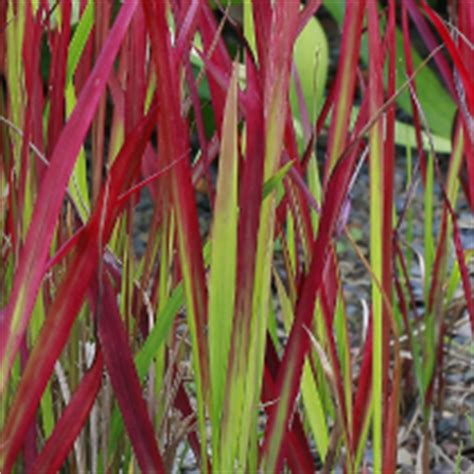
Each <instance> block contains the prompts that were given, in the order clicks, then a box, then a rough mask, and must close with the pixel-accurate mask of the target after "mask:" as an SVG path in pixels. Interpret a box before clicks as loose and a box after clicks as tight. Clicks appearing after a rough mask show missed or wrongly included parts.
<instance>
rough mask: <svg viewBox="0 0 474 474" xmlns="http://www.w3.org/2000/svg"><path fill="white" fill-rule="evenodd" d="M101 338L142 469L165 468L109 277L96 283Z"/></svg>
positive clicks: (108, 367)
mask: <svg viewBox="0 0 474 474" xmlns="http://www.w3.org/2000/svg"><path fill="white" fill-rule="evenodd" d="M94 291H95V293H96V295H97V301H96V315H97V316H96V317H97V324H98V330H99V331H98V332H99V341H100V343H101V345H102V350H103V353H104V361H105V365H106V366H107V370H108V372H109V375H110V381H111V383H112V387H113V389H114V393H115V396H116V397H117V401H118V404H119V407H120V410H121V412H122V415H123V419H124V422H125V426H126V428H127V431H128V434H129V436H130V441H131V442H132V445H133V449H134V451H135V455H136V456H137V461H138V464H139V465H140V468H141V469H142V472H164V471H165V470H164V466H163V461H162V459H161V456H160V453H159V451H158V447H157V444H156V439H155V433H154V429H153V425H152V423H151V420H150V417H149V415H148V411H147V407H146V403H145V400H144V399H143V395H142V390H141V387H140V381H139V379H138V374H137V371H136V368H135V365H134V363H133V356H132V352H131V350H130V346H129V344H128V338H127V334H126V332H125V328H124V325H123V322H122V320H121V317H120V312H119V309H118V307H117V302H116V296H115V293H114V291H113V289H112V286H111V284H110V282H109V281H108V280H107V278H106V277H104V279H103V280H102V281H101V282H98V283H96V284H95V285H94Z"/></svg>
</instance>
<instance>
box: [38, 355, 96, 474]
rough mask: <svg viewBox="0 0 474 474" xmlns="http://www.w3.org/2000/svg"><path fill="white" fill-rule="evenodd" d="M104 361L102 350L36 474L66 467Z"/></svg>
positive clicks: (92, 400) (94, 392)
mask: <svg viewBox="0 0 474 474" xmlns="http://www.w3.org/2000/svg"><path fill="white" fill-rule="evenodd" d="M103 365H104V363H103V357H102V352H101V351H100V348H99V350H98V352H97V354H96V356H95V359H94V364H93V365H92V367H91V368H90V369H89V370H88V372H87V373H86V374H85V376H84V377H83V379H82V380H81V383H80V385H79V388H78V389H77V390H76V392H75V393H74V395H73V397H72V398H71V401H70V402H69V405H68V406H67V407H66V409H65V410H64V413H63V414H62V416H61V418H60V419H59V421H58V422H57V423H56V426H55V428H54V431H53V433H52V435H51V436H50V437H49V439H48V441H47V442H46V444H45V446H44V448H43V450H42V451H41V453H40V454H39V455H38V457H37V458H36V460H35V472H44V473H48V472H56V471H58V470H59V468H60V467H61V466H62V464H63V463H64V460H65V459H66V456H67V455H68V453H69V451H70V450H71V448H72V446H73V444H74V441H75V439H76V438H77V437H78V435H79V433H80V432H81V429H82V427H83V426H84V424H85V423H86V421H87V417H88V416H89V412H90V411H91V409H92V406H93V404H94V401H95V399H96V396H97V393H98V391H99V389H100V386H101V383H102V370H103Z"/></svg>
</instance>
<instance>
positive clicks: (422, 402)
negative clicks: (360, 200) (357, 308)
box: [0, 0, 474, 472]
mask: <svg viewBox="0 0 474 474" xmlns="http://www.w3.org/2000/svg"><path fill="white" fill-rule="evenodd" d="M234 3H238V2H234ZM322 3H323V2H321V1H319V0H312V1H308V2H304V4H303V2H301V5H300V4H299V2H296V1H295V2H272V1H270V0H259V1H255V0H254V1H252V0H245V1H244V2H243V6H242V8H243V11H242V13H243V28H241V27H240V24H239V18H238V15H237V16H236V17H231V15H233V12H235V11H236V10H235V8H234V7H235V5H234V7H233V8H234V9H232V8H231V7H226V5H220V4H219V3H218V2H210V3H209V2H207V1H194V0H189V1H177V0H169V1H167V2H164V1H162V0H142V1H138V0H137V1H135V0H130V1H127V2H118V1H115V0H104V1H101V2H93V1H92V0H89V1H87V0H84V1H81V2H79V8H78V9H76V6H75V2H73V1H72V0H64V1H62V2H59V3H58V4H55V5H50V4H49V3H48V2H29V1H27V2H21V1H16V0H8V1H6V2H3V3H2V4H1V5H0V23H1V28H0V34H1V35H2V40H3V41H2V42H1V43H0V50H1V51H5V53H6V54H4V55H0V58H1V59H0V61H1V63H0V72H1V73H2V77H3V76H4V77H5V84H6V87H5V88H1V90H0V111H1V113H2V115H4V117H2V121H1V127H2V129H1V130H0V132H1V133H0V146H1V148H2V157H4V158H3V159H2V163H1V168H0V170H1V176H0V183H2V191H1V193H2V194H1V195H0V203H1V206H0V213H1V215H0V222H1V224H2V232H3V234H2V243H1V254H0V258H1V266H2V270H1V272H2V273H1V276H2V278H3V280H2V283H3V281H4V282H5V284H2V288H1V290H0V291H1V299H0V302H1V310H0V324H1V328H0V329H1V334H0V337H1V349H0V356H1V360H0V364H1V366H0V367H1V374H0V377H1V379H0V390H1V393H2V395H1V396H2V401H1V403H2V408H3V409H2V412H1V415H0V416H1V418H0V419H1V429H2V432H1V438H0V470H1V471H2V472H4V471H5V472H23V471H25V472H33V471H35V470H39V471H40V472H47V471H51V470H59V469H66V470H73V469H76V470H91V471H111V472H112V471H113V472H115V471H120V470H127V471H129V472H133V471H134V470H135V469H136V467H137V466H138V468H139V469H140V470H142V471H143V472H171V471H173V470H175V469H177V468H178V464H179V457H180V455H181V454H180V453H182V452H184V451H186V450H187V449H190V452H191V454H190V455H189V456H188V457H190V458H191V459H192V463H193V464H194V466H193V467H198V468H199V469H200V470H201V471H202V472H221V471H235V470H242V471H250V472H256V471H257V470H262V471H269V472H282V471H284V470H285V469H288V470H290V471H292V472H314V471H316V470H317V469H320V468H321V469H324V470H325V471H326V472H327V471H329V470H331V469H333V468H335V467H336V466H337V467H343V468H344V469H345V471H347V472H359V471H360V470H361V469H364V468H365V467H367V465H368V464H369V463H371V464H372V468H373V469H374V471H383V472H394V471H395V470H396V468H397V454H398V445H397V435H398V434H399V432H400V429H401V427H402V426H403V423H404V420H403V416H402V409H401V406H402V400H401V399H402V397H403V392H402V391H401V387H402V385H404V384H406V385H409V383H410V380H411V379H412V378H413V379H414V380H415V390H414V391H415V393H417V404H418V407H419V408H420V409H421V413H422V416H423V420H422V428H423V435H424V448H423V465H424V468H425V469H428V467H429V462H430V451H429V443H430V437H431V432H430V429H429V427H430V419H431V417H432V415H433V413H435V411H436V410H439V409H440V406H441V405H440V403H439V400H438V398H437V397H436V396H435V394H436V391H435V389H436V387H437V386H441V384H442V378H443V375H444V359H443V348H444V341H445V339H446V338H447V337H448V336H447V332H446V321H445V319H446V308H447V307H448V306H449V304H450V303H451V302H452V300H453V298H454V294H455V291H456V290H457V289H458V288H462V291H463V293H464V296H465V299H466V307H467V311H468V314H469V315H470V318H471V325H472V326H474V299H473V296H472V288H471V286H470V283H471V282H470V279H469V272H468V265H467V262H468V258H469V255H468V254H467V253H466V252H465V250H464V249H463V248H462V245H461V240H460V229H459V225H458V222H457V217H456V213H457V211H458V209H459V204H458V201H459V179H458V176H459V174H460V171H461V169H462V167H463V162H465V163H467V167H466V168H467V184H468V185H469V184H470V185H471V186H470V188H471V189H472V187H473V183H474V180H473V170H474V165H473V164H472V156H473V155H472V149H473V147H472V143H473V139H472V133H471V130H472V121H473V118H472V115H473V102H472V100H473V93H472V88H473V86H472V80H471V79H470V77H469V76H468V74H467V73H466V69H467V65H468V64H470V63H469V61H470V60H471V59H472V54H473V52H472V49H470V48H469V47H468V46H469V43H468V42H467V40H469V41H470V42H471V43H472V41H473V38H472V37H471V36H472V34H471V33H472V31H473V26H474V25H473V23H472V22H473V21H474V20H473V17H472V14H470V11H469V7H468V3H467V1H459V2H458V4H457V9H458V12H457V13H458V15H457V17H458V18H459V24H458V25H457V28H458V29H459V31H460V32H461V33H462V34H460V35H457V36H456V37H452V36H451V35H450V32H449V30H448V29H447V28H446V26H445V25H444V23H443V21H442V20H441V19H440V18H439V17H438V16H437V15H436V13H434V12H433V11H432V10H431V9H430V7H429V6H428V5H426V3H425V2H424V1H422V2H421V4H418V3H417V2H414V1H413V0H402V1H401V7H402V16H401V20H400V21H398V20H397V18H396V2H395V1H394V0H390V1H389V2H388V7H387V9H385V10H382V9H381V8H379V6H380V5H379V4H378V2H376V1H372V0H370V1H367V2H366V1H364V0H360V1H352V0H350V1H347V2H345V3H340V4H338V6H337V8H336V7H335V6H334V3H333V4H332V5H331V4H330V3H331V2H324V3H327V4H328V5H327V6H328V9H329V10H330V11H331V12H332V13H333V14H334V15H335V17H336V20H337V21H338V22H339V23H340V25H341V31H342V35H341V44H340V57H339V63H338V67H337V69H336V70H335V73H334V77H332V78H331V83H330V84H328V85H327V88H326V89H327V90H326V89H325V84H324V77H325V76H326V73H327V71H326V70H315V68H323V69H325V61H324V57H322V58H321V59H322V61H321V62H318V61H314V62H313V61H311V64H312V66H311V68H313V69H311V68H310V69H311V70H310V71H309V72H308V71H306V73H305V75H309V76H311V77H313V76H314V75H315V74H317V75H318V79H317V85H316V91H317V94H316V95H314V90H308V87H309V88H311V87H313V86H314V81H313V80H312V79H311V78H308V77H306V76H305V77H301V78H298V74H301V73H302V68H301V62H302V61H304V58H303V59H302V58H301V57H299V55H300V54H303V53H304V52H308V51H311V52H313V51H321V54H323V56H324V54H325V53H324V51H325V40H324V39H321V41H322V42H323V43H324V44H319V40H317V39H316V37H313V35H312V34H308V31H309V32H311V31H318V35H319V38H321V34H322V30H321V29H320V28H319V26H318V24H317V23H315V21H316V20H315V18H316V19H318V18H319V14H320V10H319V8H320V6H321V4H322ZM213 8H215V10H213ZM76 10H77V11H76ZM217 18H219V20H217ZM308 22H309V23H308ZM410 22H412V24H411V23H410ZM308 24H309V28H306V26H307V25H308ZM430 24H431V25H432V26H433V28H431V26H430ZM412 26H414V27H416V28H417V30H418V31H419V33H420V36H421V38H422V39H423V40H424V41H425V42H426V46H427V49H428V50H429V56H427V57H426V58H418V57H417V56H416V55H415V53H414V48H413V44H412V43H413V42H412V38H411V37H410V28H411V27H412ZM229 31H234V33H236V35H234V36H235V37H237V38H238V39H237V40H232V39H229V38H231V36H229V35H228V32H229ZM435 31H436V32H437V33H438V35H439V37H438V36H436V35H435ZM301 32H304V34H302V35H301V36H299V35H300V33H301ZM440 39H441V41H442V44H443V45H445V49H446V52H447V53H448V54H449V55H450V56H451V58H452V60H453V64H454V67H455V68H456V74H451V72H450V70H449V65H448V64H449V63H448V61H447V59H446V57H445V56H444V53H442V52H441V49H442V47H440V46H439V42H440ZM233 41H234V43H233ZM297 42H298V43H297ZM295 43H297V44H298V46H297V47H296V48H295V47H294V45H295ZM402 49H403V55H404V56H405V60H404V61H403V62H398V61H397V58H398V57H399V55H400V54H401V51H402ZM236 51H237V53H236ZM302 52H303V53H302ZM311 54H312V53H311ZM297 56H298V57H297ZM432 58H433V59H434V60H435V62H436V64H437V67H438V68H439V72H440V75H441V77H442V79H443V81H444V82H443V83H441V82H439V81H438V80H437V78H436V75H435V74H434V73H433V71H429V72H428V69H427V68H426V63H427V62H428V61H429V60H430V59H432ZM295 65H296V67H295ZM313 66H314V67H313ZM292 71H293V73H294V74H293V76H292ZM365 72H367V73H368V75H367V79H366V76H365V74H364V73H365ZM292 77H293V79H294V84H296V85H297V84H298V81H299V82H300V84H301V86H302V87H301V88H299V87H298V86H296V87H295V89H294V93H291V95H290V88H291V84H292ZM425 78H427V79H426V80H427V81H430V83H436V90H437V91H442V92H440V93H439V94H438V96H437V95H436V94H437V93H436V92H435V93H434V95H433V92H430V90H429V88H424V89H423V90H419V89H420V83H422V82H423V81H424V80H425ZM308 79H309V80H308ZM416 81H417V83H416ZM323 93H324V94H323ZM319 94H321V95H319ZM408 95H409V97H408ZM314 97H316V99H314V100H315V101H316V103H313V102H310V101H312V100H313V98H314ZM323 97H324V103H322V104H320V103H319V101H320V100H321V98H323ZM356 97H359V99H360V100H356ZM442 97H447V98H446V99H445V100H443V99H442ZM290 98H291V102H290ZM430 101H435V102H436V103H433V104H431V103H430ZM295 103H297V105H298V107H295ZM427 103H428V104H427ZM453 104H454V105H453ZM398 106H400V107H402V108H403V109H404V111H405V113H408V114H410V115H411V116H412V118H413V126H409V125H406V124H405V126H406V127H408V131H409V133H410V134H411V136H413V137H415V139H413V138H410V139H407V140H406V147H407V165H406V167H404V168H406V174H407V176H408V182H409V184H407V190H406V191H407V193H406V197H403V196H397V194H396V193H397V192H398V190H397V188H396V187H395V179H394V178H395V152H396V148H395V143H396V142H397V143H399V142H400V140H401V138H400V137H401V136H402V135H401V134H398V135H397V128H396V127H397V125H396V122H395V112H396V110H397V107H398ZM454 107H457V108H458V109H459V114H458V115H457V118H456V121H455V122H454V124H452V125H453V127H452V128H453V134H452V135H453V141H452V143H449V144H448V145H449V146H446V140H448V139H449V137H450V134H451V130H449V131H448V130H445V128H446V123H449V125H451V117H452V112H453V108H454ZM434 110H436V111H437V110H443V111H447V112H446V113H445V114H443V116H442V117H438V116H436V114H437V112H434ZM325 124H327V125H325ZM432 131H435V132H436V133H437V135H440V136H441V137H444V138H443V139H444V141H440V140H437V139H435V138H434V137H432V136H431V132H432ZM10 132H12V133H10ZM423 137H428V139H427V140H426V139H424V138H423ZM439 144H441V145H439ZM316 145H317V147H316ZM441 146H442V147H444V150H447V149H449V150H450V157H449V165H448V174H447V177H446V178H444V177H443V176H442V174H441V173H440V172H439V157H438V155H437V153H438V151H439V149H440V147H441ZM321 147H324V150H321ZM412 148H415V149H416V150H415V151H416V152H417V154H418V156H419V157H420V164H419V165H417V164H415V163H414V160H413V157H412V156H413V155H414V154H413V150H412ZM31 150H35V153H33V152H31ZM39 156H41V157H43V158H42V161H40V159H39V158H38V157H39ZM367 157H368V158H367ZM366 158H367V161H368V167H369V178H368V179H369V188H368V190H367V191H368V193H367V203H368V207H369V216H368V218H369V220H370V223H369V227H370V243H369V247H370V248H369V257H368V258H367V257H366V256H365V255H364V250H363V249H362V248H360V244H359V243H356V242H355V241H354V239H353V238H352V236H351V226H352V214H351V208H350V200H351V197H350V196H351V191H352V187H353V186H354V182H355V180H357V179H358V178H359V174H360V173H359V171H360V169H361V167H362V166H363V165H364V163H365V161H366ZM420 181H421V182H422V184H423V186H424V189H423V198H422V199H423V202H422V204H423V205H422V206H421V207H422V211H421V212H422V215H421V219H422V221H423V222H422V227H423V230H422V232H423V241H422V247H423V252H422V253H420V254H419V255H420V259H421V261H422V262H423V266H424V269H425V272H424V274H423V300H424V312H423V315H422V316H421V317H420V316H418V317H415V316H414V314H413V313H414V310H415V309H416V303H415V296H414V294H413V289H412V287H411V284H410V276H411V275H410V272H411V269H412V267H413V266H414V265H416V263H417V262H418V261H419V260H420V259H419V260H417V259H415V258H414V257H413V255H412V253H413V252H412V247H413V245H415V244H416V243H418V244H419V243H420V242H415V235H416V232H415V230H416V224H417V220H418V219H419V216H417V217H415V216H414V214H415V211H414V210H413V209H412V208H411V203H412V202H413V200H417V199H419V195H417V194H416V192H414V191H416V189H415V185H416V183H417V182H420ZM202 183H205V184H204V185H203V184H202ZM3 185H4V186H3ZM145 188H146V190H147V191H146V192H147V193H149V196H151V197H150V198H149V199H150V201H151V204H150V205H151V207H152V208H153V209H152V211H151V213H150V214H151V217H150V221H151V222H150V225H149V231H148V234H147V239H146V242H145V249H144V252H143V255H142V256H140V254H139V253H138V252H137V251H136V249H135V248H134V233H135V224H134V222H135V221H136V219H137V218H141V216H142V213H141V211H138V210H137V207H136V206H135V204H136V202H137V200H138V196H139V193H140V191H143V190H144V189H145ZM196 193H198V194H200V195H199V197H198V198H199V200H201V201H203V200H204V201H205V202H206V203H207V205H208V206H209V208H210V212H209V214H210V215H209V216H208V215H207V214H206V212H205V211H203V206H202V205H200V206H198V205H197V198H196ZM467 194H468V198H469V202H470V203H471V206H472V192H471V193H469V186H467ZM396 198H399V199H398V200H400V199H401V200H402V206H401V207H402V210H401V212H399V213H398V214H397V212H396V209H395V207H396V206H395V202H396ZM354 205H357V204H354ZM440 206H441V210H442V213H441V219H440V226H439V229H438V228H436V227H435V222H437V221H436V219H435V217H436V209H437V207H440ZM204 221H210V223H209V222H204ZM405 224H407V227H406V230H405V227H404V225H405ZM340 241H344V243H345V246H346V248H350V249H352V251H353V252H354V254H355V256H356V257H355V258H357V259H358V260H360V262H361V263H362V266H363V267H364V268H365V269H366V273H367V275H368V276H367V278H368V279H370V282H371V296H370V298H369V299H370V305H368V308H370V310H368V324H367V327H366V328H365V329H366V330H365V333H364V334H363V335H362V337H361V338H359V339H360V340H359V341H358V342H357V344H358V345H357V346H355V345H354V344H355V342H354V337H353V336H354V335H353V334H352V329H351V328H352V327H353V326H354V320H353V318H354V316H350V313H349V310H348V305H349V304H350V303H351V302H348V301H347V298H346V293H345V284H346V281H345V279H344V276H343V272H342V267H343V265H342V264H343V263H344V261H343V256H342V254H341V252H340V250H339V249H340V246H339V245H338V244H339V243H340ZM4 268H5V270H4ZM359 316H360V317H361V315H360V314H359V313H357V314H356V316H355V318H356V319H357V318H358V317H359ZM416 318H418V320H417V319H416ZM416 321H419V322H420V323H421V324H422V325H423V328H424V330H423V331H422V332H421V333H415V331H416V330H417V329H418V328H417V327H415V326H417V324H418V323H417V322H416ZM404 335H407V336H408V346H407V348H408V351H409V352H410V356H411V362H410V363H407V366H406V367H404V369H405V370H404V371H402V370H401V369H402V365H401V353H402V342H401V337H402V336H404ZM404 349H406V348H404ZM104 373H105V374H106V375H104ZM68 393H69V394H71V395H70V396H67V394H68ZM370 452H371V453H372V454H373V457H372V460H370V458H369V453H370Z"/></svg>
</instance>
